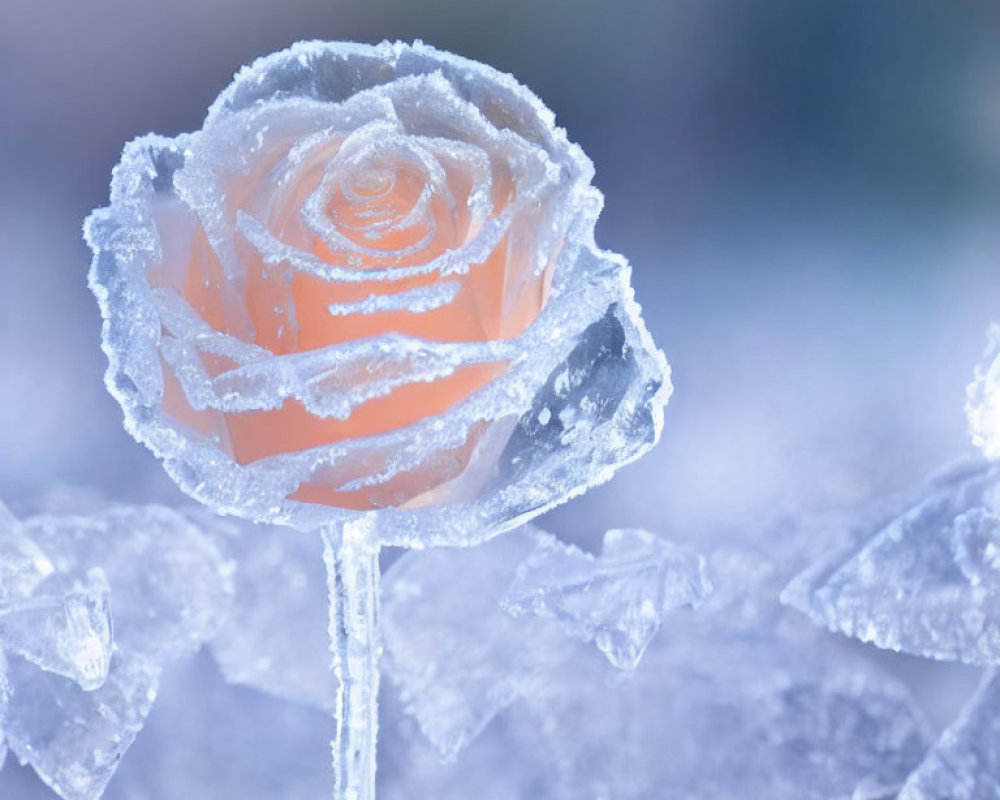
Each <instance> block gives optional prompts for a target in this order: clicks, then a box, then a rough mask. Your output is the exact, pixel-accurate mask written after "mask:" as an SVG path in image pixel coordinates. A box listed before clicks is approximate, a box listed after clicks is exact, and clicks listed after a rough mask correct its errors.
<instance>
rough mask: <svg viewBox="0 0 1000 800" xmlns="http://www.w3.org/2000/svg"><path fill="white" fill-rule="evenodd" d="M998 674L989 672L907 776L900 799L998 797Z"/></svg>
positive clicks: (977, 799)
mask: <svg viewBox="0 0 1000 800" xmlns="http://www.w3.org/2000/svg"><path fill="white" fill-rule="evenodd" d="M998 708H1000V675H998V674H997V672H996V670H995V669H993V670H989V671H988V672H987V674H986V675H985V676H984V678H983V682H982V684H981V686H980V687H979V690H978V691H977V692H976V694H975V695H974V696H973V697H972V698H971V699H970V700H969V702H968V703H967V704H966V707H965V709H964V710H963V711H962V714H961V716H960V717H959V718H958V720H956V721H955V723H954V724H953V725H951V726H950V727H949V728H948V729H947V730H946V731H945V732H944V733H943V734H942V736H941V738H940V739H939V740H938V742H937V744H935V745H934V747H933V748H932V749H931V751H930V752H929V753H928V754H927V757H926V758H925V759H924V761H923V763H921V764H920V766H919V767H918V768H917V769H916V771H915V772H914V773H913V774H912V775H911V776H910V777H909V778H908V779H907V781H906V784H905V785H904V786H903V789H902V791H901V792H900V793H899V800H996V798H998V797H1000V714H997V709H998Z"/></svg>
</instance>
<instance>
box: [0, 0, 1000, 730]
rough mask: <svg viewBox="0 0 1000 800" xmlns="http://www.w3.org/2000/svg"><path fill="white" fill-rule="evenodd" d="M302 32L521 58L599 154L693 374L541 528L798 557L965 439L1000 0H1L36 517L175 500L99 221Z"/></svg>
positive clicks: (618, 235) (17, 298) (17, 424)
mask: <svg viewBox="0 0 1000 800" xmlns="http://www.w3.org/2000/svg"><path fill="white" fill-rule="evenodd" d="M304 38H321V39H348V40H360V41H371V42H374V41H378V40H381V39H384V38H389V39H395V38H400V39H406V40H410V39H413V38H421V39H423V40H425V41H427V42H429V43H431V44H434V45H435V46H438V47H440V48H443V49H447V50H452V51H455V52H458V53H460V54H462V55H465V56H468V57H471V58H474V59H477V60H481V61H484V62H487V63H489V64H492V65H494V66H496V67H499V68H500V69H503V70H505V71H509V72H511V73H513V74H514V75H515V76H516V77H517V78H518V79H519V80H520V81H521V82H523V83H525V84H527V85H528V86H529V87H531V88H532V89H533V90H534V91H535V92H536V93H537V94H538V95H539V96H540V97H541V98H542V99H543V100H544V101H545V102H546V103H547V104H548V105H549V106H550V107H551V108H552V109H553V110H554V111H555V113H556V115H557V118H558V121H559V122H560V124H561V125H563V126H564V127H565V128H566V129H567V130H568V132H569V136H570V138H571V139H573V140H574V141H576V142H578V143H580V144H581V145H582V146H583V148H584V150H585V151H586V152H587V153H588V154H589V155H590V157H591V158H592V159H593V161H594V162H595V164H596V168H597V177H596V184H597V186H598V187H599V188H600V189H601V190H602V191H603V192H604V193H605V195H606V210H605V212H604V215H603V217H602V219H601V222H600V224H599V227H598V232H597V233H598V242H599V244H601V245H602V246H604V247H607V248H609V249H612V250H616V251H619V252H622V253H624V254H625V255H626V256H628V258H629V259H630V260H631V262H632V263H633V265H634V268H635V275H634V285H635V288H636V292H637V296H638V298H639V300H640V302H641V303H642V305H643V307H644V309H645V314H646V319H647V322H648V324H649V326H650V328H651V329H652V332H653V335H654V337H655V338H656V340H657V342H658V343H659V345H660V346H661V347H662V348H663V350H664V351H665V352H666V354H667V356H668V358H669V360H670V362H671V364H672V366H673V368H674V380H675V383H676V394H675V396H674V398H673V399H672V400H671V403H670V406H669V407H668V409H667V417H666V427H665V430H664V435H663V441H662V443H661V445H660V446H659V447H658V448H657V449H656V450H655V451H654V452H653V453H652V454H650V455H649V456H648V457H646V458H645V459H644V460H642V461H641V462H639V463H637V464H636V465H634V466H632V467H630V468H628V469H626V470H624V471H623V472H622V473H621V474H620V475H619V476H618V477H617V478H616V479H615V480H614V481H612V482H611V483H610V484H608V485H606V486H604V487H602V488H600V489H598V490H595V491H592V492H591V493H589V494H588V495H587V496H585V497H584V498H581V499H579V500H577V501H574V502H573V503H571V504H569V505H567V506H565V507H563V508H561V509H559V510H557V511H555V512H553V513H551V514H550V515H549V516H548V518H547V519H544V520H542V525H543V526H544V527H547V528H548V529H550V530H552V531H553V532H556V533H558V534H560V535H561V536H563V537H564V538H567V539H570V540H573V541H576V542H578V543H581V544H583V545H584V546H591V547H593V546H595V545H596V544H597V543H598V542H599V541H600V537H601V535H602V533H603V531H604V530H605V529H607V528H610V527H629V526H635V527H645V528H648V529H649V530H652V531H654V532H656V533H658V534H661V535H663V536H666V537H669V538H672V539H677V540H682V541H688V542H691V543H694V544H695V545H696V546H697V545H698V544H699V543H703V544H704V543H706V542H708V541H710V540H712V539H716V538H727V539H731V538H733V537H737V538H738V537H744V538H745V539H746V540H747V541H753V542H756V543H759V544H761V546H764V547H767V546H772V547H775V548H780V547H781V546H782V543H781V542H780V541H774V542H768V540H767V537H768V536H769V533H768V532H769V531H771V530H773V529H774V526H775V524H777V523H778V522H779V521H780V520H781V519H783V518H786V517H789V516H791V517H797V516H801V515H804V514H813V513H821V512H825V511H830V510H837V509H849V508H852V507H856V506H859V505H862V504H864V503H866V502H868V501H871V500H873V499H876V498H879V497H882V496H884V495H886V494H888V493H891V492H894V491H897V490H900V489H904V488H906V487H907V486H910V485H913V484H914V483H916V482H917V481H918V480H920V479H921V478H922V477H923V476H924V475H925V474H926V473H927V472H929V471H930V470H932V469H934V468H935V467H937V466H939V465H940V464H941V463H942V462H944V461H946V460H948V459H950V458H952V457H953V456H956V455H960V454H962V453H964V452H967V451H968V450H969V447H970V446H969V444H968V436H967V434H966V431H965V420H964V416H963V412H962V404H963V401H964V389H965V384H966V383H967V382H968V381H969V379H970V378H971V371H972V366H973V364H974V363H975V362H976V360H977V359H978V357H979V355H980V353H981V351H982V348H983V346H984V344H985V336H984V333H985V329H986V326H987V324H988V322H989V321H990V320H991V319H997V318H1000V226H998V224H997V221H998V210H1000V4H988V3H971V2H951V3H939V2H930V1H929V0H885V2H879V3H872V2H870V0H841V1H840V2H837V3H802V2H797V1H796V0H761V1H760V2H754V3H747V2H743V1H742V0H655V1H654V0H620V1H619V2H608V0H548V2H539V0H505V2H494V1H493V0H462V1H461V2H458V1H454V0H448V1H446V0H282V2H280V3H279V2H267V0H171V2H169V3H135V2H125V0H88V2H86V3H68V2H65V1H64V0H3V2H2V3H0V251H2V253H3V262H2V266H0V269H2V271H3V282H2V290H0V497H2V498H3V499H4V500H6V501H7V502H8V503H9V504H10V505H11V506H12V507H13V508H14V509H15V510H18V509H25V508H28V507H29V506H30V504H31V503H32V501H33V498H35V497H37V496H38V494H39V493H41V492H42V491H43V490H44V489H45V488H46V487H48V486H50V485H52V484H54V483H64V484H73V485H86V486H90V487H94V488H96V489H98V490H100V491H102V492H103V493H105V494H107V495H108V496H111V497H114V498H118V499H129V500H151V499H161V500H167V501H170V502H179V501H180V500H181V498H180V496H179V494H178V492H177V490H176V489H174V488H173V486H172V484H171V483H170V482H169V481H168V479H167V478H166V477H165V475H164V474H163V473H162V471H161V469H160V467H159V465H158V464H157V463H156V462H155V460H154V459H153V457H152V456H151V455H150V454H149V453H147V452H146V451H145V450H144V449H143V448H142V447H140V446H139V445H137V444H135V443H134V442H133V441H132V439H131V438H130V437H128V436H127V435H126V434H125V433H124V431H123V430H122V428H121V416H120V411H119V409H118V407H117V405H116V404H115V402H114V401H113V400H112V399H111V398H110V396H109V395H108V394H107V393H106V391H105V390H104V387H103V384H102V374H103V370H104V358H103V355H102V354H101V352H100V349H99V345H98V342H99V318H98V312H97V308H96V304H95V302H94V301H93V298H92V297H91V296H90V294H89V292H88V290H87V288H86V271H87V267H88V262H89V255H88V252H87V250H86V248H85V246H84V245H83V243H82V240H81V237H80V225H81V221H82V220H83V218H84V216H85V215H86V214H87V213H88V212H89V210H90V209H92V208H93V207H95V206H99V205H103V204H105V203H106V202H107V185H108V179H109V175H110V170H111V167H112V166H113V165H114V164H115V163H116V162H117V160H118V156H119V153H120V150H121V146H122V144H123V143H124V142H125V141H126V140H128V139H131V138H133V137H134V136H136V135H138V134H142V133H145V132H147V131H156V132H159V133H163V134H175V133H178V132H181V131H187V130H192V129H196V128H198V127H200V124H201V121H202V118H203V116H204V113H205V110H206V109H207V107H208V105H209V103H210V102H211V101H212V100H213V99H214V97H215V95H216V94H217V93H218V92H219V91H220V90H221V89H222V88H223V87H224V86H225V85H226V84H227V82H228V81H229V79H230V77H231V75H232V73H233V72H234V71H235V70H236V69H237V68H238V67H240V66H241V65H242V64H244V63H246V62H248V61H250V60H252V59H253V58H255V57H257V56H259V55H262V54H264V53H267V52H271V51H273V50H277V49H280V48H282V47H284V46H286V45H288V44H290V43H291V42H293V41H295V40H298V39H304ZM911 666H912V665H911ZM894 668H896V669H898V670H900V672H901V673H907V671H908V670H910V669H911V667H910V666H907V665H906V664H904V663H902V662H900V663H899V664H898V665H896V666H895V667H894ZM913 669H917V668H916V667H913ZM920 669H924V667H920ZM911 671H912V670H911ZM948 702H950V701H941V703H942V707H944V706H946V705H947V704H948ZM933 704H934V703H933V702H932V703H931V705H932V706H933ZM948 707H949V708H950V706H948ZM932 710H933V709H932ZM949 713H950V711H947V712H946V711H944V710H942V711H941V715H942V718H947V716H948V714H949Z"/></svg>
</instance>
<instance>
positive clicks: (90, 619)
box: [0, 569, 111, 690]
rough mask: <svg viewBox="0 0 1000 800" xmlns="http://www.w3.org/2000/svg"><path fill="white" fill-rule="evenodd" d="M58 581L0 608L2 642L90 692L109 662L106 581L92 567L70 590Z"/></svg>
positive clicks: (98, 571) (52, 581) (106, 670)
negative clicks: (26, 597)
mask: <svg viewBox="0 0 1000 800" xmlns="http://www.w3.org/2000/svg"><path fill="white" fill-rule="evenodd" d="M50 583H55V584H56V585H54V586H50V585H49V584H50ZM61 583H62V582H61V581H59V580H53V579H50V581H48V582H46V583H45V584H42V586H41V587H39V588H38V590H36V592H35V594H34V595H32V596H31V597H30V598H28V599H25V600H21V601H18V602H16V603H13V604H10V605H6V606H0V643H2V645H3V646H4V647H6V648H7V649H8V650H9V651H10V652H12V653H16V654H17V655H19V656H22V657H24V658H25V659H27V660H28V661H30V662H31V663H33V664H35V665H36V666H38V667H41V668H42V669H45V670H48V671H50V672H55V673H57V674H59V675H63V676H65V677H67V678H70V679H71V680H73V681H76V682H77V683H78V684H80V686H81V687H82V688H84V689H88V690H93V689H96V688H98V687H99V686H100V685H101V684H102V683H103V682H104V680H105V678H106V677H107V675H108V669H109V668H110V664H111V617H110V610H109V606H108V584H107V580H106V579H105V577H104V573H103V572H101V571H100V570H99V569H94V570H91V571H90V572H89V573H88V574H87V575H86V576H85V579H84V580H83V581H79V582H76V583H74V584H73V585H72V586H71V587H70V588H69V590H68V591H66V590H64V589H63V587H61V586H60V585H59V584H61ZM50 589H51V590H52V591H50Z"/></svg>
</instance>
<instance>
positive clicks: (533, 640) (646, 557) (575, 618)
mask: <svg viewBox="0 0 1000 800" xmlns="http://www.w3.org/2000/svg"><path fill="white" fill-rule="evenodd" d="M704 570H705V565H704V561H703V559H701V558H700V557H699V556H697V555H696V554H695V553H693V552H691V551H689V550H687V549H686V548H681V547H677V546H675V545H672V544H670V543H667V542H663V541H661V540H659V539H657V538H656V537H654V536H652V535H651V534H648V533H646V532H644V531H611V532H609V533H608V534H607V536H606V537H605V549H604V553H603V554H602V556H601V557H600V558H594V557H593V556H590V555H588V554H586V553H584V552H583V551H581V550H578V549H577V548H575V547H571V546H568V545H565V544H562V543H561V542H559V541H558V540H557V539H555V538H554V537H552V536H549V535H548V534H545V533H543V532H542V531H540V530H538V529H537V528H534V527H532V526H525V527H524V528H522V529H521V530H519V531H517V532H515V533H512V534H510V535H508V536H506V537H503V538H502V539H499V540H495V541H492V542H489V543H487V544H485V545H481V546H480V547H478V548H476V549H475V550H473V551H462V550H455V549H440V550H434V551H431V552H426V553H409V554H407V555H405V556H403V557H402V558H401V559H400V560H399V561H398V562H397V563H396V564H395V565H393V567H392V568H391V569H390V570H389V572H388V573H387V575H386V591H385V593H384V599H383V602H384V609H383V626H384V630H385V646H386V654H387V658H386V661H387V671H388V673H389V675H390V676H391V677H392V678H393V680H394V681H395V683H396V684H397V685H398V686H399V687H400V690H401V693H402V697H403V702H404V705H405V707H406V708H407V709H408V710H409V711H410V713H412V714H413V716H414V717H415V718H416V720H417V721H418V723H419V724H420V727H421V729H422V730H423V732H424V734H425V735H426V736H427V738H428V739H429V740H430V741H431V742H432V743H433V744H434V746H435V747H436V748H437V749H438V750H439V751H440V752H441V753H442V754H443V755H445V756H448V757H450V756H454V755H455V754H456V753H457V752H458V751H459V750H460V749H462V748H463V747H464V746H465V745H467V744H468V743H469V742H470V741H472V740H473V739H474V738H475V737H476V736H477V735H478V734H479V733H480V732H481V731H482V729H483V728H484V727H485V726H486V725H487V724H489V722H490V721H491V720H492V719H493V718H494V717H495V716H496V715H497V714H498V713H499V712H500V711H501V710H503V709H504V708H506V707H507V706H508V705H510V704H511V703H512V702H513V701H514V700H516V699H517V698H518V697H519V696H520V695H521V693H522V692H523V691H524V690H525V687H526V686H528V685H529V684H530V683H531V681H533V680H535V679H537V678H538V676H540V675H542V674H545V673H547V672H549V671H552V670H556V669H558V667H559V664H560V663H561V662H562V660H564V659H565V658H567V657H568V655H569V654H570V653H571V652H572V650H573V647H574V644H573V641H574V640H582V641H585V642H589V641H592V640H596V642H597V644H598V646H599V647H600V649H601V650H602V651H603V652H604V653H605V655H606V656H608V658H609V660H611V661H612V663H615V664H616V665H617V666H619V667H622V668H628V669H631V668H634V667H635V665H636V664H637V663H638V661H639V658H640V657H641V655H642V651H643V650H644V649H645V647H646V646H647V645H648V643H649V641H650V640H651V639H652V636H653V634H654V633H655V632H656V630H657V628H658V627H659V624H660V620H661V616H662V615H663V614H664V613H665V612H666V611H668V610H670V609H673V608H678V607H680V606H685V605H692V604H694V603H697V602H698V601H699V600H700V599H701V598H702V597H703V596H704V594H705V593H706V592H707V591H708V585H707V579H706V577H705V571H704ZM533 612H534V613H533Z"/></svg>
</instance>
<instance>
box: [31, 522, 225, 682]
mask: <svg viewBox="0 0 1000 800" xmlns="http://www.w3.org/2000/svg"><path fill="white" fill-rule="evenodd" d="M24 527H25V530H26V532H27V533H28V534H29V535H30V536H31V537H32V538H33V539H34V540H35V541H36V542H38V543H39V544H40V545H41V546H42V547H43V548H44V549H45V550H46V552H48V553H51V554H52V558H53V561H54V563H55V564H56V568H57V570H58V571H59V572H60V573H65V574H68V575H71V576H72V575H77V576H83V575H86V574H87V572H89V571H90V570H91V569H94V568H99V569H101V570H103V572H104V574H105V575H106V576H107V580H108V583H109V585H110V587H111V596H110V601H111V614H112V619H113V620H114V638H115V645H116V647H117V648H118V649H121V650H123V651H125V652H127V653H129V654H130V655H131V656H134V657H137V658H143V659H145V660H147V661H149V662H151V663H153V664H165V663H168V662H170V661H173V660H176V659H178V658H181V657H183V656H186V655H189V654H190V653H193V652H194V651H195V650H197V649H198V648H199V647H200V646H201V645H202V644H203V643H204V642H206V641H207V640H208V639H210V638H211V637H212V635H213V634H214V633H215V632H216V631H217V630H218V628H219V626H220V625H221V623H222V620H223V619H224V617H225V614H226V612H227V611H228V608H229V603H230V602H231V598H232V575H231V572H232V568H231V565H230V564H229V563H228V562H227V561H226V560H225V559H224V558H223V557H222V554H221V553H220V552H219V550H218V548H217V547H216V546H215V545H214V544H213V543H212V541H211V540H210V539H209V538H208V537H207V536H205V535H204V534H203V533H202V532H201V531H200V530H199V528H198V527H197V526H196V525H195V524H193V523H192V522H190V521H189V520H187V519H185V518H184V517H183V516H182V515H181V514H179V513H177V512H175V511H171V510H170V509H167V508H164V507H162V506H137V507H130V506H120V507H114V508H110V509H108V510H106V511H104V512H101V513H98V514H91V515H88V516H86V517H73V516H48V515H46V516H39V517H34V518H32V519H29V520H26V521H25V523H24Z"/></svg>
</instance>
